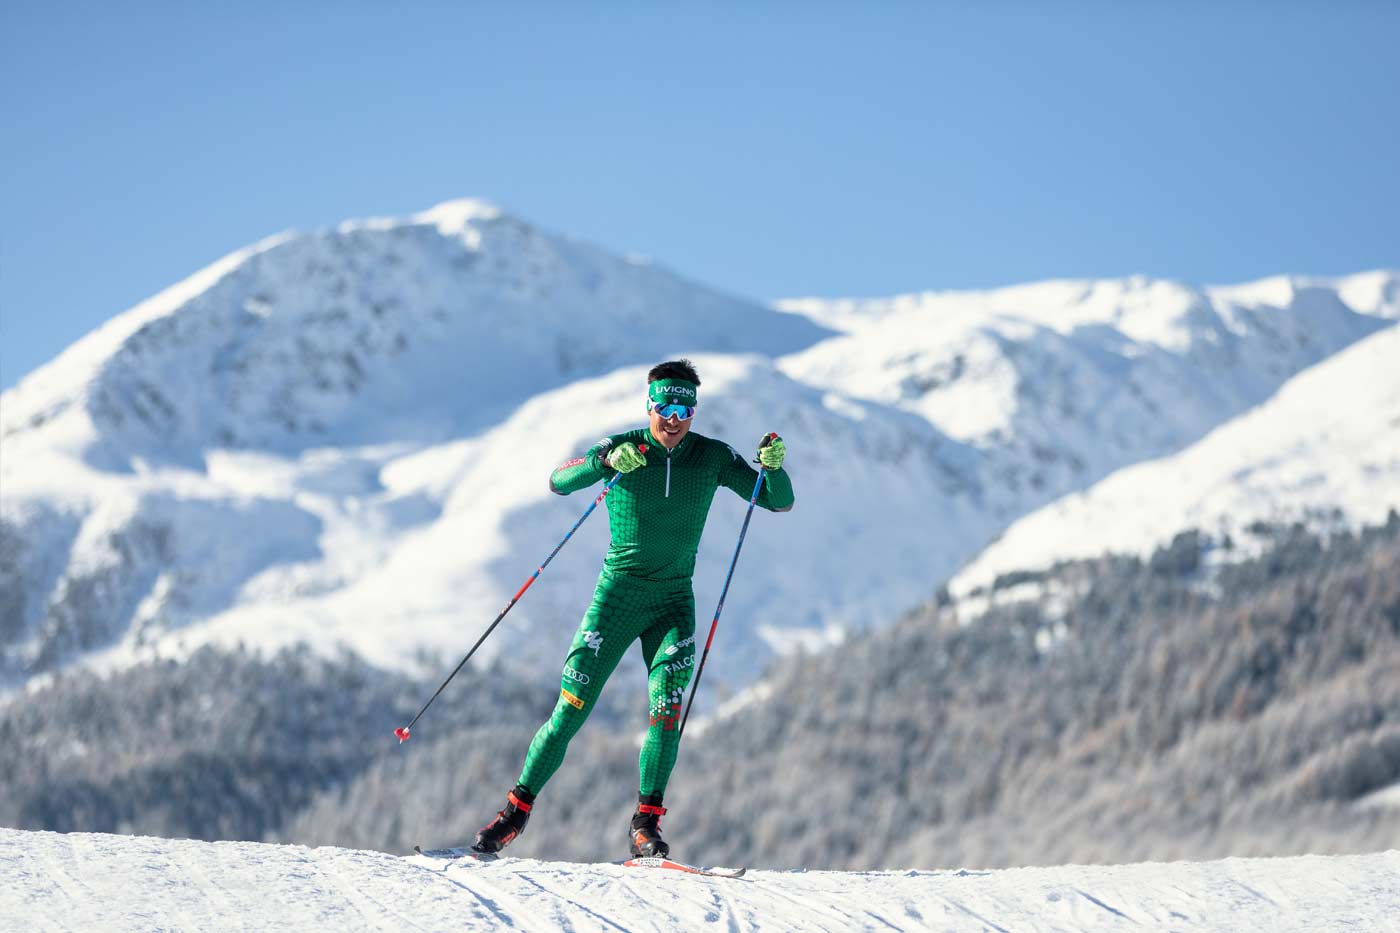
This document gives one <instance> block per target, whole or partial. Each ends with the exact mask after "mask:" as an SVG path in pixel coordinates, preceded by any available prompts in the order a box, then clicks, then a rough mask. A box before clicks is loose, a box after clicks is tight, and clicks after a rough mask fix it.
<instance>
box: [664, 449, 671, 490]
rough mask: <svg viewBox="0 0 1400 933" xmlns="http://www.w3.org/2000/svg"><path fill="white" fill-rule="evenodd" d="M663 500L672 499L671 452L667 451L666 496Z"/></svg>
mask: <svg viewBox="0 0 1400 933" xmlns="http://www.w3.org/2000/svg"><path fill="white" fill-rule="evenodd" d="M663 498H666V499H669V498H671V452H670V451H669V450H668V451H666V495H665V496H663Z"/></svg>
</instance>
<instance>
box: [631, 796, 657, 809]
mask: <svg viewBox="0 0 1400 933" xmlns="http://www.w3.org/2000/svg"><path fill="white" fill-rule="evenodd" d="M637 803H644V804H646V805H647V806H649V807H659V806H661V795H660V794H638V795H637Z"/></svg>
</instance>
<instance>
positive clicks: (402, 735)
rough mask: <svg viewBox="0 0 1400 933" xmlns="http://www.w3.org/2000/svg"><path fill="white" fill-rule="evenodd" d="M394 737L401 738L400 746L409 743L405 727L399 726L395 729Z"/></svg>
mask: <svg viewBox="0 0 1400 933" xmlns="http://www.w3.org/2000/svg"><path fill="white" fill-rule="evenodd" d="M394 735H396V736H398V737H399V744H400V745H402V744H403V743H405V742H407V741H408V730H407V729H406V728H404V727H403V726H399V727H398V728H397V729H395V730H394Z"/></svg>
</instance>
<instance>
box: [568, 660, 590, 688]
mask: <svg viewBox="0 0 1400 933" xmlns="http://www.w3.org/2000/svg"><path fill="white" fill-rule="evenodd" d="M564 676H565V677H567V678H569V679H570V680H572V681H573V682H574V683H576V684H582V685H583V686H585V687H586V686H588V684H589V682H590V681H592V680H593V678H592V677H589V676H588V675H587V674H585V673H584V672H583V671H576V670H574V669H573V668H572V667H570V666H569V665H567V664H565V665H564Z"/></svg>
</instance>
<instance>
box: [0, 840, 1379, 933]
mask: <svg viewBox="0 0 1400 933" xmlns="http://www.w3.org/2000/svg"><path fill="white" fill-rule="evenodd" d="M1397 918H1400V851H1395V850H1392V851H1389V852H1384V853H1378V854H1373V855H1350V856H1330V857H1324V856H1302V857H1295V858H1278V859H1226V860H1224V861H1218V862H1172V863H1143V864H1138V865H1109V866H1078V865H1069V866H1062V867H1056V868H1016V869H1006V870H1000V871H967V870H960V869H941V870H917V871H915V870H911V871H884V872H827V871H817V872H800V871H781V872H779V871H754V870H751V871H750V872H749V873H748V874H747V875H746V876H745V877H743V878H740V879H721V878H698V877H694V876H690V875H684V874H681V873H680V872H675V871H670V870H663V869H639V868H625V867H623V866H621V865H605V864H592V865H585V864H575V863H569V862H542V861H534V860H532V859H503V860H501V861H499V862H491V863H477V862H440V861H434V860H431V859H427V858H424V857H421V856H416V855H415V856H407V857H397V856H393V855H386V854H384V853H381V852H363V851H357V850H354V849H338V848H331V847H325V848H316V849H311V848H306V847H304V846H279V845H267V844H263V843H254V842H212V843H211V842H195V841H189V840H171V839H157V838H152V837H144V836H112V835H99V834H88V833H74V834H69V835H64V834H58V833H36V832H22V831H19V830H9V829H0V930H4V931H10V930H16V931H18V930H24V931H46V930H82V931H91V930H336V931H342V930H393V931H398V930H463V929H484V930H486V929H489V930H498V929H512V930H526V931H540V933H557V931H575V930H577V931H584V930H707V929H724V930H755V931H773V930H841V931H848V930H968V931H973V930H976V931H983V930H997V931H1003V933H1005V931H1012V930H1014V931H1024V930H1139V929H1144V928H1145V929H1158V930H1220V931H1230V933H1236V931H1242V930H1268V931H1285V930H1308V931H1322V930H1394V929H1396V920H1397Z"/></svg>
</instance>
